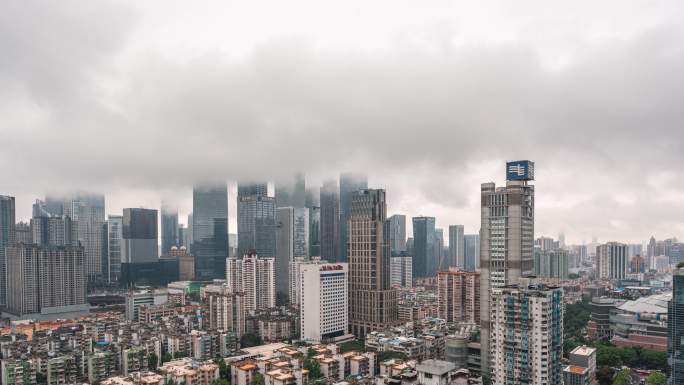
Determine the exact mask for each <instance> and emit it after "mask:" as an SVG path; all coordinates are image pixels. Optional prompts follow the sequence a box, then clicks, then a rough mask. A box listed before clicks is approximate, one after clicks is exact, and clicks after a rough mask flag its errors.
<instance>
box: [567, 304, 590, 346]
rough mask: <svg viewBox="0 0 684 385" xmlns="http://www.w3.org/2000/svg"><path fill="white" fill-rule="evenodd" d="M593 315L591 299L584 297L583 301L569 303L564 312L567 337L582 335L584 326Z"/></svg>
mask: <svg viewBox="0 0 684 385" xmlns="http://www.w3.org/2000/svg"><path fill="white" fill-rule="evenodd" d="M590 317H591V300H590V299H589V297H582V301H581V302H578V303H574V304H570V305H567V306H566V308H565V313H564V314H563V329H565V336H566V337H582V333H583V331H584V328H585V327H586V326H587V322H589V318H590Z"/></svg>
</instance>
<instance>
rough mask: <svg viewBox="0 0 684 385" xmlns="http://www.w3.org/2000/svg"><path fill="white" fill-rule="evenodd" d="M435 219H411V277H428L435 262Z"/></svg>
mask: <svg viewBox="0 0 684 385" xmlns="http://www.w3.org/2000/svg"><path fill="white" fill-rule="evenodd" d="M435 235H436V234H435V218H434V217H414V218H413V255H412V256H413V266H412V268H413V277H414V278H417V277H428V276H429V275H430V268H431V266H432V265H433V264H434V260H435V255H434V254H435Z"/></svg>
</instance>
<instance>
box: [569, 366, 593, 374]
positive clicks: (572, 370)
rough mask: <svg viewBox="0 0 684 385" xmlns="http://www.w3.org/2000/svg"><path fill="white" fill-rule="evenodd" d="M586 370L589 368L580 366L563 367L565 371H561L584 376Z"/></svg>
mask: <svg viewBox="0 0 684 385" xmlns="http://www.w3.org/2000/svg"><path fill="white" fill-rule="evenodd" d="M588 370H589V368H583V367H581V366H573V365H569V366H567V367H565V369H563V371H565V372H570V373H573V374H584V373H585V372H587V371H588Z"/></svg>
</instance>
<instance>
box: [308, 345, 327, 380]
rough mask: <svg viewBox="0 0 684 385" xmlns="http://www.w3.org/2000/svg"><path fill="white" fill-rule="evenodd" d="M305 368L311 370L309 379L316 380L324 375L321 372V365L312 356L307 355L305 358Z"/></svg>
mask: <svg viewBox="0 0 684 385" xmlns="http://www.w3.org/2000/svg"><path fill="white" fill-rule="evenodd" d="M309 350H310V351H313V349H309ZM314 353H315V352H314ZM304 369H306V370H308V371H309V380H311V381H314V380H317V379H319V378H321V377H323V373H321V365H320V364H319V363H318V361H317V360H315V359H313V358H311V357H307V358H306V359H305V360H304Z"/></svg>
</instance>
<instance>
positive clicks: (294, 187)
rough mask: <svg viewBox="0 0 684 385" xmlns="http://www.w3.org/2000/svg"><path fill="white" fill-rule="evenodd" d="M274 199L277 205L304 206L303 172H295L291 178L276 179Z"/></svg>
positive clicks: (304, 185) (304, 180)
mask: <svg viewBox="0 0 684 385" xmlns="http://www.w3.org/2000/svg"><path fill="white" fill-rule="evenodd" d="M275 199H276V204H277V205H278V207H297V208H302V207H305V206H306V179H305V177H304V174H303V173H297V174H296V175H294V177H293V178H292V179H291V180H287V181H280V182H279V181H276V183H275Z"/></svg>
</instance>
